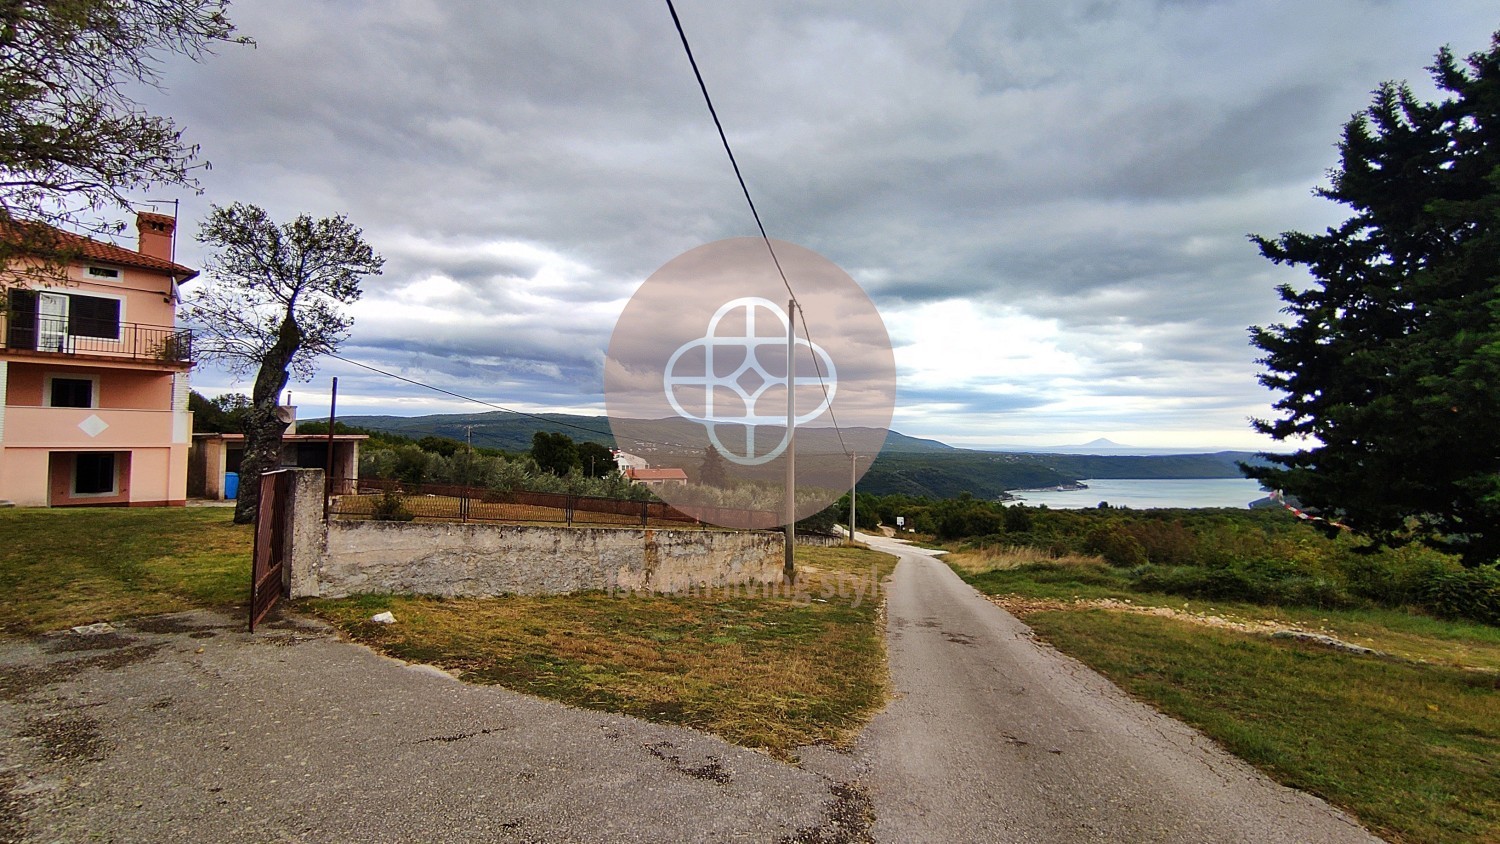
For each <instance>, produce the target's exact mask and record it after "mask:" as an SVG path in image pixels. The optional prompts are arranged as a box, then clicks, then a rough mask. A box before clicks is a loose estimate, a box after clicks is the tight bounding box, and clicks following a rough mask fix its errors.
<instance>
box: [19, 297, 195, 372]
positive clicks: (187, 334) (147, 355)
mask: <svg viewBox="0 0 1500 844" xmlns="http://www.w3.org/2000/svg"><path fill="white" fill-rule="evenodd" d="M6 325H7V330H6V331H5V334H4V336H3V337H0V347H4V348H9V349H24V350H27V351H36V352H53V353H56V354H64V355H82V354H89V355H105V356H108V357H125V358H131V359H133V360H152V361H162V362H165V363H191V362H192V360H193V332H192V331H191V330H189V329H186V328H174V327H172V326H169V325H141V324H138V323H134V322H116V321H104V320H88V319H79V318H76V317H75V318H69V317H54V316H38V315H37V314H32V313H24V312H20V311H17V310H14V309H13V310H11V311H9V312H8V313H7V314H6Z"/></svg>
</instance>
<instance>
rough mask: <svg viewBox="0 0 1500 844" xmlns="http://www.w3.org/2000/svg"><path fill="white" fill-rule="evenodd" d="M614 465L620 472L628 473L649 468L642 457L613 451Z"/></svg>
mask: <svg viewBox="0 0 1500 844" xmlns="http://www.w3.org/2000/svg"><path fill="white" fill-rule="evenodd" d="M614 455H615V465H616V466H618V467H619V469H620V471H621V472H627V473H628V472H629V471H630V470H631V469H645V468H648V467H649V466H650V464H649V463H647V462H646V459H645V458H644V457H636V456H635V455H634V454H626V453H625V452H623V451H615V452H614Z"/></svg>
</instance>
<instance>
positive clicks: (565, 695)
mask: <svg viewBox="0 0 1500 844" xmlns="http://www.w3.org/2000/svg"><path fill="white" fill-rule="evenodd" d="M797 559H798V562H799V565H801V566H802V576H801V578H800V582H799V584H798V588H797V590H796V591H795V592H792V591H790V590H782V589H778V590H776V591H777V592H778V594H773V595H770V596H765V595H755V594H751V595H747V594H746V591H745V590H743V589H741V590H729V589H724V590H718V591H715V592H710V593H708V594H694V595H683V596H641V595H631V596H611V595H609V594H605V593H588V594H582V595H566V596H545V597H524V596H509V597H503V598H487V599H446V600H445V599H440V598H430V597H407V596H392V595H366V596H360V597H355V598H347V599H340V600H331V601H330V600H324V601H314V602H310V605H311V607H312V609H313V610H314V611H316V612H317V613H318V614H320V615H322V616H324V617H325V618H327V619H329V620H330V621H332V622H333V623H334V624H336V625H338V626H339V627H340V628H341V629H342V630H344V631H345V632H346V633H347V634H348V635H349V636H351V637H352V638H354V639H356V640H358V641H361V642H364V643H366V644H369V645H371V646H373V647H375V648H377V649H379V650H381V651H383V652H385V653H388V654H390V655H392V656H395V657H399V658H401V659H405V660H409V661H413V662H425V663H431V664H434V665H438V666H441V667H442V668H444V669H447V670H450V671H453V672H455V673H457V674H458V676H459V677H461V678H462V679H464V680H466V681H469V682H475V683H493V684H496V685H501V686H505V687H507V688H510V689H514V690H516V691H521V692H526V693H529V694H535V695H539V696H542V697H548V698H552V699H555V700H560V701H563V702H565V703H570V704H573V705H576V706H583V707H587V708H591V709H601V710H607V711H611V712H623V713H626V714H630V715H636V716H639V717H642V718H647V719H650V720H653V721H662V722H668V723H674V724H683V725H687V726H692V727H696V728H699V729H703V730H708V731H710V732H713V733H716V734H718V735H720V736H722V737H724V738H726V739H728V740H730V741H733V742H735V743H737V744H741V745H744V746H747V747H758V748H764V749H766V750H768V751H770V752H772V753H774V754H776V755H779V756H787V755H789V754H790V753H791V752H792V751H793V749H794V748H796V747H798V746H800V745H806V744H813V743H817V742H829V743H833V744H844V743H846V742H847V741H848V740H849V739H850V738H852V736H853V735H854V733H855V732H857V731H858V729H859V728H860V727H861V726H863V724H864V723H865V721H866V720H867V719H868V718H869V717H870V716H871V715H872V714H874V712H876V711H877V710H878V709H880V707H881V706H883V705H884V703H885V694H886V691H885V690H886V666H885V638H884V631H883V630H882V629H881V626H880V624H879V619H878V609H879V602H880V595H879V594H878V590H877V589H876V588H875V587H876V585H877V584H879V583H880V581H882V580H884V578H885V577H886V576H887V575H888V574H889V573H890V570H891V569H892V568H893V567H894V565H895V558H893V557H891V556H889V555H887V554H881V553H878V552H875V551H869V550H865V549H858V548H798V549H797ZM385 610H389V611H391V612H392V613H393V614H394V615H395V616H396V619H397V623H396V624H393V625H379V624H373V623H371V622H370V621H369V620H368V619H369V617H370V616H371V615H372V614H374V613H377V612H381V611H385Z"/></svg>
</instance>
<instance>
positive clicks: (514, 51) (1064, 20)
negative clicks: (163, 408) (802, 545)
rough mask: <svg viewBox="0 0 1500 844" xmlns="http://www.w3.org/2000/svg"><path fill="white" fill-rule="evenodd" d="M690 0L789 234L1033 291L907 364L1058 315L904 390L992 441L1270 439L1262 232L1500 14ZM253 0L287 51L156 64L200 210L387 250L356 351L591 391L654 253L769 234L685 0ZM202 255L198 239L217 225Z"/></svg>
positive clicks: (1005, 288) (938, 282)
mask: <svg viewBox="0 0 1500 844" xmlns="http://www.w3.org/2000/svg"><path fill="white" fill-rule="evenodd" d="M679 10H680V11H681V13H682V17H683V21H684V24H685V26H686V27H687V29H688V32H689V34H690V36H691V38H692V40H693V44H694V48H695V51H696V52H697V55H698V60H699V63H700V66H701V67H702V69H703V72H704V74H705V76H706V78H707V81H708V84H709V85H710V87H711V90H712V91H713V93H714V96H715V100H716V104H717V106H718V108H719V110H720V114H721V116H722V117H723V118H724V121H725V124H726V128H727V130H728V132H729V134H730V137H731V140H732V142H733V143H734V145H735V147H736V150H737V152H738V153H739V155H740V160H741V164H742V166H743V168H744V171H745V175H746V178H747V180H748V182H749V184H750V187H751V190H752V191H753V192H754V195H755V197H756V200H757V204H758V206H759V207H760V210H761V213H762V215H763V217H764V219H765V221H766V224H767V226H768V229H769V230H770V232H771V234H772V235H773V236H776V237H781V238H784V239H786V240H790V241H793V242H796V243H799V244H801V245H803V246H806V247H808V248H811V249H814V250H816V251H818V252H820V253H822V254H824V255H826V256H827V257H829V258H830V259H832V260H833V261H835V262H836V263H838V264H839V265H841V266H842V267H844V268H845V269H847V270H848V271H849V272H850V273H851V274H852V275H853V276H854V277H855V278H856V279H857V280H859V281H860V282H861V283H862V284H863V285H864V286H865V288H866V290H867V291H868V292H869V293H870V294H871V296H872V298H873V299H874V300H875V302H876V303H877V305H879V306H880V308H881V309H882V311H884V312H885V313H886V316H887V322H900V321H901V318H902V317H903V316H906V315H910V314H912V313H916V312H924V313H925V312H926V311H924V310H923V309H924V308H927V307H928V306H931V305H936V304H941V303H945V302H962V303H966V304H967V305H968V306H970V307H971V309H972V310H973V311H974V312H975V313H984V314H988V315H991V316H993V315H995V314H1002V313H1003V314H1004V315H1005V319H1006V320H1009V321H1008V322H1004V323H1003V324H1002V323H1001V322H994V323H985V324H976V325H975V326H971V327H969V328H966V329H965V330H966V331H992V332H995V333H996V336H995V337H993V338H990V337H989V336H986V337H983V338H974V337H965V336H956V335H955V331H954V329H952V328H951V327H950V326H945V325H943V324H936V323H927V324H911V325H906V324H905V323H903V325H904V328H903V330H902V332H900V333H899V336H898V337H897V338H896V340H897V342H898V344H899V350H898V356H897V364H898V368H900V369H901V370H902V371H903V373H904V374H905V375H907V376H912V377H921V378H923V379H929V380H931V379H935V378H937V377H938V373H937V372H936V371H935V370H930V369H927V368H923V367H925V364H924V365H923V367H919V366H917V365H916V364H913V363H903V356H905V359H906V360H909V361H916V360H923V361H925V360H928V359H941V358H942V349H944V348H948V347H953V348H959V347H963V348H969V347H976V348H983V347H984V345H985V342H988V341H990V340H991V339H993V340H994V342H996V343H1002V344H1003V343H1005V342H1007V338H1006V337H1004V336H1000V335H1001V334H1003V333H1004V332H1007V331H1013V330H1016V326H1017V325H1021V324H1023V323H1024V324H1026V325H1030V326H1033V327H1034V328H1035V331H1031V330H1028V331H1026V332H1024V333H1025V335H1026V336H1027V337H1028V338H1031V339H1029V340H1028V341H1027V342H1032V343H1034V342H1036V339H1035V338H1036V337H1045V338H1046V346H1047V349H1049V350H1050V351H1048V352H1047V353H1048V354H1050V355H1052V357H1051V358H1048V360H1053V361H1054V364H1055V365H1054V364H1045V365H1044V363H1040V362H1033V365H1028V366H1030V368H1028V366H1023V365H1021V364H1017V363H1015V362H1014V361H1011V362H1009V363H1006V364H1005V366H1006V369H1005V371H1004V372H1003V373H996V372H986V370H985V365H984V361H977V362H973V361H967V362H966V361H957V360H955V361H953V364H954V369H953V374H952V378H951V381H952V382H953V383H948V382H944V383H941V384H937V383H918V384H910V385H908V384H906V383H903V384H902V388H901V397H902V401H903V403H904V402H907V401H911V402H914V403H916V404H917V405H921V404H924V403H929V404H932V405H934V406H937V405H941V406H943V407H946V408H949V410H948V411H945V412H944V413H942V414H926V413H924V412H923V411H922V410H921V408H920V406H913V407H911V408H909V412H908V413H907V415H906V417H905V419H906V420H908V421H911V422H914V423H915V424H917V425H918V427H917V429H914V430H911V431H910V432H911V433H916V434H925V435H933V436H939V437H942V436H946V435H948V434H950V433H951V434H952V435H953V436H954V437H970V438H972V437H978V436H981V434H979V433H975V432H979V431H984V430H989V431H991V432H992V433H993V436H991V438H990V439H991V441H998V440H1002V439H1004V438H1006V437H1025V436H1029V435H1030V434H1031V433H1033V432H1036V431H1042V432H1044V433H1048V432H1060V431H1071V430H1075V429H1076V430H1079V431H1100V432H1115V433H1114V435H1115V436H1117V437H1118V436H1122V435H1121V434H1119V433H1118V432H1121V431H1125V432H1129V431H1141V432H1143V434H1144V433H1150V432H1153V431H1168V430H1170V431H1179V430H1180V431H1200V432H1205V433H1204V434H1203V436H1204V437H1209V434H1208V433H1206V432H1216V433H1215V434H1214V435H1215V436H1220V437H1221V438H1234V437H1240V438H1243V437H1245V436H1247V435H1246V434H1245V428H1244V417H1245V416H1247V415H1251V414H1253V413H1257V412H1259V413H1265V412H1266V411H1267V401H1268V398H1269V397H1268V396H1267V395H1266V394H1265V393H1264V392H1263V391H1262V390H1261V389H1260V388H1259V387H1258V386H1257V385H1256V383H1255V374H1256V369H1255V366H1254V364H1253V359H1254V354H1253V352H1252V350H1251V349H1249V347H1248V346H1247V344H1246V339H1245V327H1246V326H1247V325H1250V324H1252V323H1266V322H1270V321H1274V320H1275V319H1277V317H1278V314H1277V301H1276V299H1275V297H1274V295H1273V294H1272V292H1271V291H1272V288H1273V287H1274V285H1275V284H1276V283H1279V282H1282V281H1293V282H1294V283H1295V282H1296V280H1297V279H1298V274H1296V273H1295V272H1292V271H1288V270H1284V269H1279V268H1275V267H1272V266H1270V265H1269V264H1268V263H1267V262H1265V261H1264V260H1262V259H1261V258H1259V256H1258V255H1257V254H1256V252H1255V250H1254V248H1253V246H1251V245H1250V244H1249V243H1248V242H1247V241H1246V240H1245V235H1246V233H1248V232H1265V233H1274V232H1277V231H1281V230H1284V229H1296V228H1303V229H1306V228H1317V227H1320V226H1323V225H1327V224H1329V223H1331V222H1333V221H1335V220H1337V219H1338V216H1339V213H1338V209H1337V208H1333V207H1331V206H1329V205H1328V204H1327V203H1325V202H1322V201H1319V200H1315V199H1313V198H1311V197H1310V196H1309V194H1308V191H1309V189H1310V188H1311V187H1312V186H1313V185H1315V184H1317V183H1318V182H1320V181H1321V180H1322V179H1323V175H1324V172H1325V170H1326V169H1327V168H1328V167H1330V166H1332V165H1333V164H1334V163H1335V154H1334V149H1333V144H1334V142H1335V141H1336V139H1337V133H1338V130H1339V127H1340V125H1341V123H1342V122H1343V121H1344V120H1346V119H1347V118H1348V116H1349V115H1350V114H1352V113H1353V112H1355V111H1357V110H1359V109H1360V108H1362V107H1363V106H1364V105H1365V104H1366V103H1367V102H1368V99H1369V96H1368V93H1369V91H1370V90H1371V89H1373V88H1374V87H1375V86H1376V85H1377V84H1378V83H1379V82H1380V81H1382V80H1385V79H1390V78H1407V79H1410V80H1412V81H1413V82H1414V83H1415V84H1416V86H1417V88H1418V90H1419V91H1422V92H1427V93H1430V91H1428V89H1426V88H1425V87H1424V84H1423V79H1424V78H1425V71H1423V70H1422V68H1423V66H1424V65H1426V64H1427V63H1428V62H1429V61H1430V59H1431V57H1432V54H1433V53H1434V52H1435V51H1436V49H1437V48H1438V47H1439V46H1440V45H1442V44H1445V43H1451V44H1453V45H1454V46H1455V48H1456V49H1458V50H1459V51H1460V52H1464V51H1469V50H1474V49H1479V48H1480V47H1482V46H1483V45H1484V44H1485V43H1486V41H1487V38H1488V35H1489V32H1490V31H1491V30H1492V29H1493V28H1495V27H1496V26H1497V25H1500V22H1497V20H1496V16H1495V15H1494V12H1493V8H1492V4H1489V3H1482V2H1477V0H1454V2H1445V3H1443V4H1441V5H1440V6H1435V5H1434V4H1430V3H1421V2H1417V0H1391V2H1369V0H1332V1H1331V2H1327V3H1318V4H1307V3H1305V2H1292V0H1255V2H1252V0H1226V1H1225V2H1216V3H1186V2H1146V0H1139V1H1138V2H1132V1H1131V0H1115V1H1114V2H1082V1H1081V0H1080V2H1060V3H1050V4H1032V3H1018V2H967V3H954V4H944V5H942V6H941V7H940V8H923V7H913V6H912V5H911V4H905V3H897V2H894V0H891V1H890V2H863V3H854V2H834V0H823V1H822V2H812V3H807V2H794V0H776V2H765V3H756V4H721V3H712V2H705V0H684V1H683V2H681V3H679ZM233 13H234V16H235V19H236V22H237V23H238V24H239V25H240V27H241V28H242V30H243V31H245V32H246V33H247V34H249V35H251V36H253V37H254V38H255V39H256V40H257V42H258V43H259V46H258V47H257V48H256V49H254V50H248V49H227V50H224V51H222V54H221V55H219V56H217V57H214V58H211V59H210V60H208V61H207V62H205V63H203V64H201V65H191V64H186V65H172V66H169V67H168V68H166V71H167V73H166V78H167V90H166V91H165V92H162V93H149V94H148V95H147V96H146V99H147V100H148V101H149V103H150V104H151V105H152V106H153V107H155V108H158V109H160V110H162V111H165V112H167V113H169V114H172V115H173V116H174V117H176V118H177V119H179V120H180V122H182V123H183V124H184V125H185V126H186V127H187V129H188V137H189V139H190V140H191V141H193V142H197V143H201V144H202V146H203V149H204V153H205V155H206V156H207V157H208V158H210V159H211V160H213V162H214V165H215V166H214V169H213V170H211V171H208V172H206V173H205V174H204V177H203V182H204V186H205V188H206V191H207V192H206V194H205V195H204V196H203V197H201V198H196V197H189V198H186V202H185V203H184V206H183V216H184V218H185V220H186V222H187V223H188V225H185V226H184V227H183V228H184V230H185V231H190V230H191V228H192V224H193V222H194V221H195V218H198V217H201V216H202V214H203V212H204V211H206V204H207V203H208V202H217V203H227V202H230V201H235V200H241V201H247V202H255V203H258V204H261V205H263V206H265V207H267V208H268V210H270V211H272V213H273V214H275V215H277V216H280V217H290V216H292V215H294V214H297V213H300V212H304V211H305V212H308V213H313V214H317V215H324V214H332V213H346V214H348V216H349V217H350V219H351V220H353V221H354V222H355V223H356V224H358V225H361V226H363V227H364V228H365V230H366V233H367V235H368V236H369V238H370V239H371V241H372V242H373V243H374V244H375V246H376V248H377V249H378V250H380V251H381V252H382V253H384V254H385V255H386V257H387V258H388V259H389V262H388V265H387V272H386V275H385V276H383V277H382V278H380V279H377V280H373V281H372V282H371V283H370V284H369V285H368V286H367V293H366V297H365V301H364V302H363V303H361V305H360V308H359V309H358V310H357V311H356V317H357V321H356V327H355V333H354V337H353V340H352V341H351V345H350V346H349V347H348V352H349V356H351V357H358V358H360V359H362V360H368V361H369V362H370V363H372V364H375V365H382V366H389V367H393V368H397V369H400V370H401V371H402V372H403V373H404V374H406V375H408V376H410V377H413V378H418V377H419V375H420V380H428V381H431V382H433V383H438V384H441V385H443V386H447V387H449V388H451V389H455V390H456V391H459V392H465V391H469V392H474V393H476V394H479V395H482V396H484V397H486V398H489V399H495V400H499V401H501V402H502V403H507V404H515V405H518V406H523V407H530V408H537V407H551V408H597V407H598V406H600V404H601V402H602V399H601V395H600V390H601V380H602V372H603V366H602V362H603V355H604V349H605V346H606V345H607V343H608V341H609V337H610V332H611V330H612V327H613V321H614V319H615V317H616V316H617V315H618V314H619V312H620V311H621V309H622V308H623V307H624V302H625V300H626V299H628V297H629V296H630V294H631V293H632V292H633V291H634V289H635V288H636V287H637V286H638V285H639V284H640V283H641V281H642V280H643V279H644V278H646V277H647V276H648V275H650V274H651V273H652V272H653V271H654V270H656V269H657V268H658V267H660V266H661V265H663V264H665V263H666V262H667V261H668V260H670V259H671V258H673V257H674V256H676V255H678V254H679V253H681V252H683V251H685V250H687V249H690V248H693V247H695V246H698V245H700V244H702V243H705V242H709V241H712V240H716V239H719V238H723V237H730V236H739V235H746V234H752V233H754V224H753V221H752V220H751V219H750V217H749V214H748V211H747V210H746V209H745V207H744V203H743V198H742V197H741V196H740V194H739V187H738V185H736V184H735V183H734V180H733V177H732V173H731V172H730V170H729V167H728V164H727V162H726V161H725V160H724V158H723V152H722V149H720V147H719V143H718V138H717V137H716V135H715V134H714V131H713V127H712V125H711V123H710V122H709V120H708V116H707V113H706V110H705V109H704V107H703V103H702V100H701V96H700V95H699V93H698V91H697V88H696V84H695V82H694V81H693V79H692V76H691V72H690V70H689V68H688V65H687V61H686V59H685V57H684V56H683V55H682V53H681V49H680V45H679V44H678V43H677V41H676V34H675V32H674V31H673V30H672V27H671V21H670V19H669V18H668V16H667V14H666V11H665V9H664V8H663V7H662V6H661V5H660V4H656V3H632V4H624V3H618V2H613V0H593V1H592V2H573V3H567V4H557V3H548V2H543V0H525V2H514V3H505V4H487V3H442V4H427V3H406V2H397V0H384V2H371V3H355V2H352V0H351V1H350V2H330V3H318V4H306V3H294V2H290V0H285V2H265V3H257V4H253V5H252V4H242V5H237V6H235V7H234V9H233ZM179 256H180V258H181V259H182V260H184V261H185V262H187V263H190V264H198V263H201V260H202V255H201V253H200V252H199V250H198V248H197V247H196V245H195V244H191V243H181V244H180V245H179ZM932 312H933V313H938V312H939V311H936V310H935V311H932ZM1017 321H1020V322H1017ZM986 325H988V326H989V327H988V328H986V327H984V326H986ZM976 340H977V341H978V342H976ZM1011 351H1012V352H1014V351H1015V350H1011ZM1038 354H1040V352H1038ZM339 366H342V365H339ZM919 370H920V372H919ZM327 372H328V373H329V374H341V377H348V378H351V379H353V380H352V381H351V388H354V387H356V386H357V389H358V391H359V393H360V395H361V398H360V399H359V400H360V401H363V402H366V403H368V404H370V405H371V406H382V407H387V408H389V409H393V410H397V411H399V412H421V410H422V407H423V405H422V404H421V403H420V402H419V401H417V396H418V392H417V391H415V390H414V388H412V387H410V386H409V385H402V384H399V383H392V382H390V381H389V380H388V379H381V378H378V377H367V376H366V375H360V374H358V373H355V372H352V371H349V370H347V367H346V368H344V369H339V368H338V367H337V366H334V365H332V364H331V365H330V366H329V367H327ZM997 374H998V375H1003V377H1004V379H1005V380H1006V381H1007V383H1006V384H1005V387H1006V389H1007V390H1010V392H1005V393H999V394H997V393H996V392H995V389H996V388H995V385H994V384H993V383H991V381H990V377H991V376H994V375H997ZM197 378H198V380H199V383H200V384H203V385H205V387H208V386H209V385H213V386H223V385H224V384H225V383H226V382H225V381H224V379H223V378H222V376H220V375H218V374H216V373H214V372H213V371H212V370H209V369H205V370H202V371H200V373H199V375H198V376H197ZM308 389H309V390H310V391H312V392H316V391H318V390H321V389H322V387H321V386H317V385H314V386H311V387H309V388H308ZM1044 399H1045V400H1044ZM352 400H353V399H351V401H352ZM1111 407H1113V408H1114V411H1113V413H1112V412H1111V410H1110V408H1111ZM902 420H903V417H902V416H901V415H900V411H898V424H903V423H902ZM1124 436H1126V438H1128V433H1127V434H1125V435H1124ZM971 441H972V439H971Z"/></svg>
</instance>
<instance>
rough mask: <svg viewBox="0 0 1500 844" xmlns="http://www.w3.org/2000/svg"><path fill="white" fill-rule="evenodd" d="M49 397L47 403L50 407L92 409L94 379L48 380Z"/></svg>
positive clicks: (54, 377) (56, 378)
mask: <svg viewBox="0 0 1500 844" xmlns="http://www.w3.org/2000/svg"><path fill="white" fill-rule="evenodd" d="M50 386H51V388H52V389H51V396H50V400H49V401H48V402H47V404H48V406H50V407H93V406H94V379H92V378H58V377H57V376H55V375H54V376H53V377H52V378H51V379H50Z"/></svg>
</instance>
